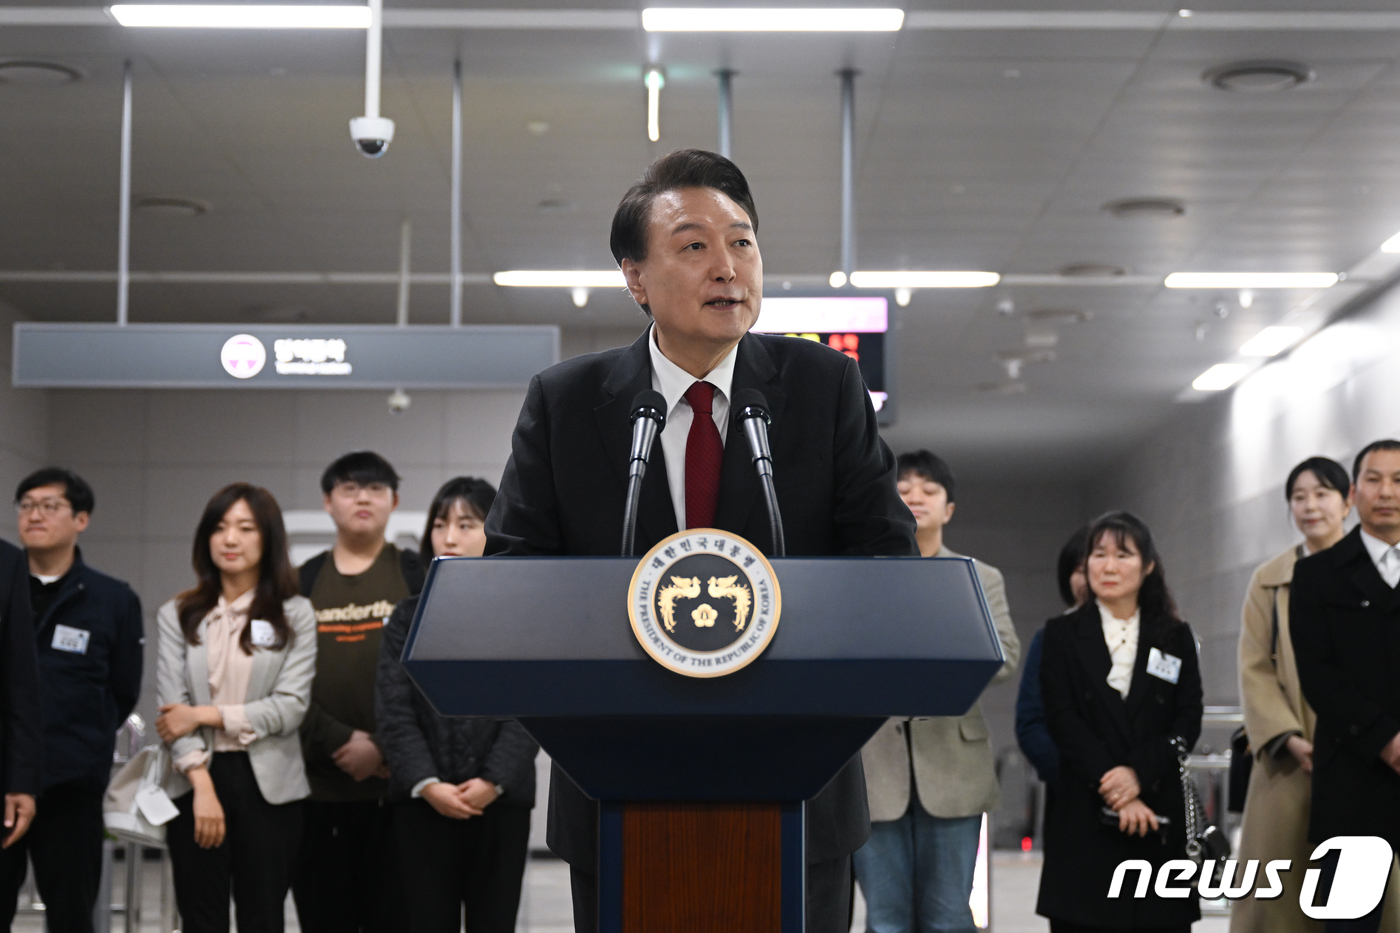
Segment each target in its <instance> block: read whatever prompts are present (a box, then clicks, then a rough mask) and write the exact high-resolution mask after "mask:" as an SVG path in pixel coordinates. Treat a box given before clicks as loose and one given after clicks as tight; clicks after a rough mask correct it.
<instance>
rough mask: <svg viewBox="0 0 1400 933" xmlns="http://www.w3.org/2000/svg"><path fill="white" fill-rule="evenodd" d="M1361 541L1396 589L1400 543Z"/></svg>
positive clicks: (1364, 537)
mask: <svg viewBox="0 0 1400 933" xmlns="http://www.w3.org/2000/svg"><path fill="white" fill-rule="evenodd" d="M668 456H669V454H668ZM1361 543H1362V544H1364V545H1366V551H1367V553H1369V554H1370V555H1371V562H1372V563H1374V564H1375V565H1376V569H1377V570H1379V571H1380V574H1381V579H1382V580H1384V581H1385V583H1386V585H1387V586H1389V587H1391V588H1392V589H1394V587H1395V584H1397V583H1400V544H1386V543H1385V542H1384V541H1382V540H1381V539H1380V538H1376V537H1372V536H1371V535H1369V534H1367V533H1366V529H1364V528H1363V529H1361Z"/></svg>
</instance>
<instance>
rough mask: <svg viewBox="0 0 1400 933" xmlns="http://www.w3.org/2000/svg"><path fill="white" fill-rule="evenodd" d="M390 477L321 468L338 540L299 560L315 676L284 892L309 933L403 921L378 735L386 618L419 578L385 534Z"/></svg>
mask: <svg viewBox="0 0 1400 933" xmlns="http://www.w3.org/2000/svg"><path fill="white" fill-rule="evenodd" d="M398 485H399V477H398V474H397V473H395V472H394V468H393V467H392V466H390V465H389V463H388V461H386V460H385V459H384V458H383V457H381V456H379V455H378V454H376V453H372V452H369V451H360V452H357V453H350V454H346V455H345V456H343V457H341V458H340V459H339V460H337V461H335V462H334V463H332V464H331V465H330V466H329V467H327V468H326V472H325V473H324V474H323V475H322V476H321V490H322V492H323V493H324V495H325V508H326V511H327V512H329V513H330V515H331V518H333V519H334V520H335V529H336V536H335V546H334V547H333V548H331V550H329V551H324V552H322V553H320V554H318V555H316V556H315V557H313V558H311V559H310V560H309V561H307V562H306V563H305V564H303V565H302V567H301V570H300V575H301V591H302V593H303V594H304V595H306V596H307V597H308V598H310V600H311V605H312V606H313V607H315V609H316V623H317V626H316V627H317V640H316V651H317V655H316V679H315V680H314V681H313V682H312V686H311V705H310V707H309V708H308V709H307V713H306V720H305V722H304V723H303V724H302V729H301V744H302V752H303V754H304V755H305V756H306V776H307V778H308V780H309V781H310V783H311V797H310V799H309V800H308V801H307V803H306V824H305V825H306V830H305V837H304V839H303V842H302V852H301V858H300V861H299V863H298V866H297V873H296V878H295V880H294V881H293V884H292V892H293V895H294V897H295V898H296V904H297V915H298V917H299V918H300V921H301V928H302V930H304V931H306V933H361V931H363V933H380V931H384V933H388V931H392V930H395V929H397V927H398V926H399V924H400V921H401V918H402V887H401V883H400V878H399V867H398V862H397V859H396V857H395V853H394V849H393V833H392V829H391V827H390V826H389V812H390V811H389V808H388V807H387V806H385V797H386V796H387V794H388V792H389V783H388V780H387V779H388V776H389V772H388V769H387V768H386V767H385V764H384V756H383V755H382V754H380V751H379V746H378V745H377V744H376V743H375V737H374V732H375V725H374V680H375V670H376V665H377V664H378V660H379V642H380V638H381V635H382V633H383V629H384V624H385V623H386V622H387V621H388V619H389V616H390V615H391V614H392V613H393V611H394V606H395V605H397V604H398V602H399V601H400V600H402V599H406V598H407V597H409V596H411V595H414V594H416V593H417V592H418V591H419V590H420V589H421V588H422V586H423V571H422V567H421V565H420V564H419V561H418V555H417V554H416V553H415V552H413V551H401V550H399V549H398V548H396V547H395V546H394V545H392V544H390V543H389V542H387V541H385V540H384V530H385V528H386V527H387V526H388V524H389V514H390V513H391V512H393V511H394V509H395V508H397V507H398V504H399V495H398Z"/></svg>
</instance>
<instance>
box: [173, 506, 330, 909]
mask: <svg viewBox="0 0 1400 933" xmlns="http://www.w3.org/2000/svg"><path fill="white" fill-rule="evenodd" d="M193 563H194V571H195V577H196V580H197V582H196V584H195V586H194V587H193V588H192V589H189V590H186V591H185V592H183V593H181V594H180V595H179V596H177V597H175V598H174V599H172V600H171V601H170V602H168V603H166V604H165V605H163V606H161V607H160V611H159V612H158V613H157V615H156V624H157V629H158V632H159V638H160V643H159V658H158V662H157V667H156V695H157V701H158V702H159V704H160V717H159V718H158V719H157V720H156V730H157V731H158V732H159V733H160V737H161V739H162V740H163V741H164V742H165V743H166V744H167V745H169V746H170V754H171V757H172V759H173V761H174V766H175V767H174V769H173V771H172V773H171V778H170V781H169V782H168V785H167V790H168V791H169V793H170V796H171V797H172V798H174V800H175V805H176V807H177V809H178V810H179V815H178V816H176V817H175V818H174V819H173V820H171V821H170V823H169V824H167V826H166V841H167V844H168V845H169V847H170V863H171V868H172V870H173V873H174V876H175V899H176V903H177V904H178V906H179V908H180V916H181V917H182V918H183V921H184V924H183V926H182V927H181V929H183V930H185V931H186V933H226V931H227V930H228V928H229V909H228V908H229V893H230V889H231V890H232V893H233V900H234V906H235V907H236V908H237V915H238V929H239V931H240V933H253V931H257V933H280V931H281V930H282V928H283V923H282V911H283V907H282V905H283V901H284V900H285V899H286V896H287V889H288V887H289V885H290V884H291V872H292V867H293V864H294V861H295V858H296V852H297V848H298V846H299V844H300V840H301V809H300V805H299V803H298V801H300V800H301V799H302V798H304V797H306V796H307V794H309V793H310V792H311V788H310V786H309V785H308V784H307V782H306V772H305V769H304V767H303V766H302V755H301V740H300V736H299V734H298V730H299V729H300V727H301V721H302V719H303V718H304V717H305V715H306V707H307V704H308V703H309V702H310V698H311V679H312V676H313V675H314V674H315V669H316V617H315V614H314V613H313V612H312V609H311V603H310V602H309V601H307V600H306V599H305V598H304V597H301V596H298V595H297V581H296V576H295V574H294V573H293V571H292V564H291V560H290V558H289V557H288V555H287V532H286V529H285V527H284V526H283V524H282V511H281V509H280V508H279V507H278V505H277V500H276V499H274V498H273V497H272V494H271V493H269V492H268V491H267V490H266V489H262V488H259V487H257V486H252V485H249V484H248V483H233V484H232V485H229V486H225V487H224V488H223V489H221V490H219V491H218V492H216V493H215V494H214V497H213V498H212V499H210V500H209V504H208V505H206V506H205V508H204V515H203V516H202V517H201V518H200V520H199V527H198V528H197V530H196V531H195V535H194V557H193Z"/></svg>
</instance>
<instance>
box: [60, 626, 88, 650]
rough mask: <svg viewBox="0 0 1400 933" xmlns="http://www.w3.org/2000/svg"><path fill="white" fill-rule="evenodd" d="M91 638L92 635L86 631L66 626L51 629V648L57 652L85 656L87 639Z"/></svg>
mask: <svg viewBox="0 0 1400 933" xmlns="http://www.w3.org/2000/svg"><path fill="white" fill-rule="evenodd" d="M91 637H92V633H91V632H89V631H88V630H87V629H81V628H71V627H70V626H67V625H55V626H54V627H53V647H54V649H55V650H57V651H68V652H71V653H72V654H87V646H88V639H89V638H91Z"/></svg>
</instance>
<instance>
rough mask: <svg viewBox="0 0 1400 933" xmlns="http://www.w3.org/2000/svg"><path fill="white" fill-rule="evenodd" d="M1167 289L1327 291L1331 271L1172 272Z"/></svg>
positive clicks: (1334, 276)
mask: <svg viewBox="0 0 1400 933" xmlns="http://www.w3.org/2000/svg"><path fill="white" fill-rule="evenodd" d="M1162 284H1164V285H1166V286H1167V288H1331V287H1332V286H1333V285H1336V284H1337V273H1335V272H1173V273H1172V274H1171V275H1169V276H1167V280H1166V281H1165V282H1164V283H1162Z"/></svg>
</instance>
